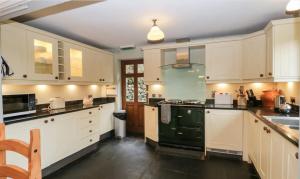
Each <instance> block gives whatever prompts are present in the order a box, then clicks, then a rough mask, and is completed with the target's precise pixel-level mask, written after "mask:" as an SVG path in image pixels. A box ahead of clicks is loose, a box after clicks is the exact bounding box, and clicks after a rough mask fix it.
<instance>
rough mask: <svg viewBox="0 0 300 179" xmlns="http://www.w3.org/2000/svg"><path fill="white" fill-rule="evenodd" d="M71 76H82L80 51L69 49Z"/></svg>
mask: <svg viewBox="0 0 300 179" xmlns="http://www.w3.org/2000/svg"><path fill="white" fill-rule="evenodd" d="M70 72H71V76H75V77H82V51H80V50H76V49H72V48H71V49H70Z"/></svg>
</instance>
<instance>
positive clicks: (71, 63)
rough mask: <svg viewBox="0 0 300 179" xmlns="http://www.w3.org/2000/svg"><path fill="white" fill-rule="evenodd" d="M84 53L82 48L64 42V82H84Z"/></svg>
mask: <svg viewBox="0 0 300 179" xmlns="http://www.w3.org/2000/svg"><path fill="white" fill-rule="evenodd" d="M85 53H86V51H84V48H83V47H81V46H79V45H75V44H72V43H67V42H64V54H65V56H64V57H65V58H64V60H65V66H64V68H65V72H66V73H65V74H66V80H69V81H84V80H85V77H86V75H85V72H86V71H85V69H84V68H83V67H84V65H86V64H85V62H86V61H85V60H86V59H85V58H84V57H85Z"/></svg>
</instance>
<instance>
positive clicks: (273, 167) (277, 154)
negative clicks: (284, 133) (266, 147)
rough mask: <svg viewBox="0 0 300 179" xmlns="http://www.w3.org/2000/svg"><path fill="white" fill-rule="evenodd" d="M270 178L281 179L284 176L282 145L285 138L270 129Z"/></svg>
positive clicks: (283, 145)
mask: <svg viewBox="0 0 300 179" xmlns="http://www.w3.org/2000/svg"><path fill="white" fill-rule="evenodd" d="M270 143H271V144H270V145H271V146H270V147H271V150H270V172H269V178H270V179H283V178H284V167H283V165H284V163H285V162H284V153H285V152H284V147H285V139H284V138H283V137H281V136H280V135H279V134H278V133H277V132H275V131H273V130H271V139H270Z"/></svg>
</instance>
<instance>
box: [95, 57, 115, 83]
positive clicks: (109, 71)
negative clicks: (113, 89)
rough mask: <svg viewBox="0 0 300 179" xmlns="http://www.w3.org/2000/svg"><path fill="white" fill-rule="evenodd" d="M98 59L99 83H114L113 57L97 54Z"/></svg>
mask: <svg viewBox="0 0 300 179" xmlns="http://www.w3.org/2000/svg"><path fill="white" fill-rule="evenodd" d="M98 54H99V56H100V58H99V60H100V76H99V78H100V79H101V82H104V83H112V82H113V81H114V62H113V55H111V54H106V53H98Z"/></svg>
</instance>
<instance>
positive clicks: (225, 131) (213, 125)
mask: <svg viewBox="0 0 300 179" xmlns="http://www.w3.org/2000/svg"><path fill="white" fill-rule="evenodd" d="M243 119H244V112H243V111H241V110H236V111H234V110H219V109H206V110H205V145H206V149H213V150H214V149H217V150H223V151H230V152H239V153H240V152H242V151H243Z"/></svg>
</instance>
